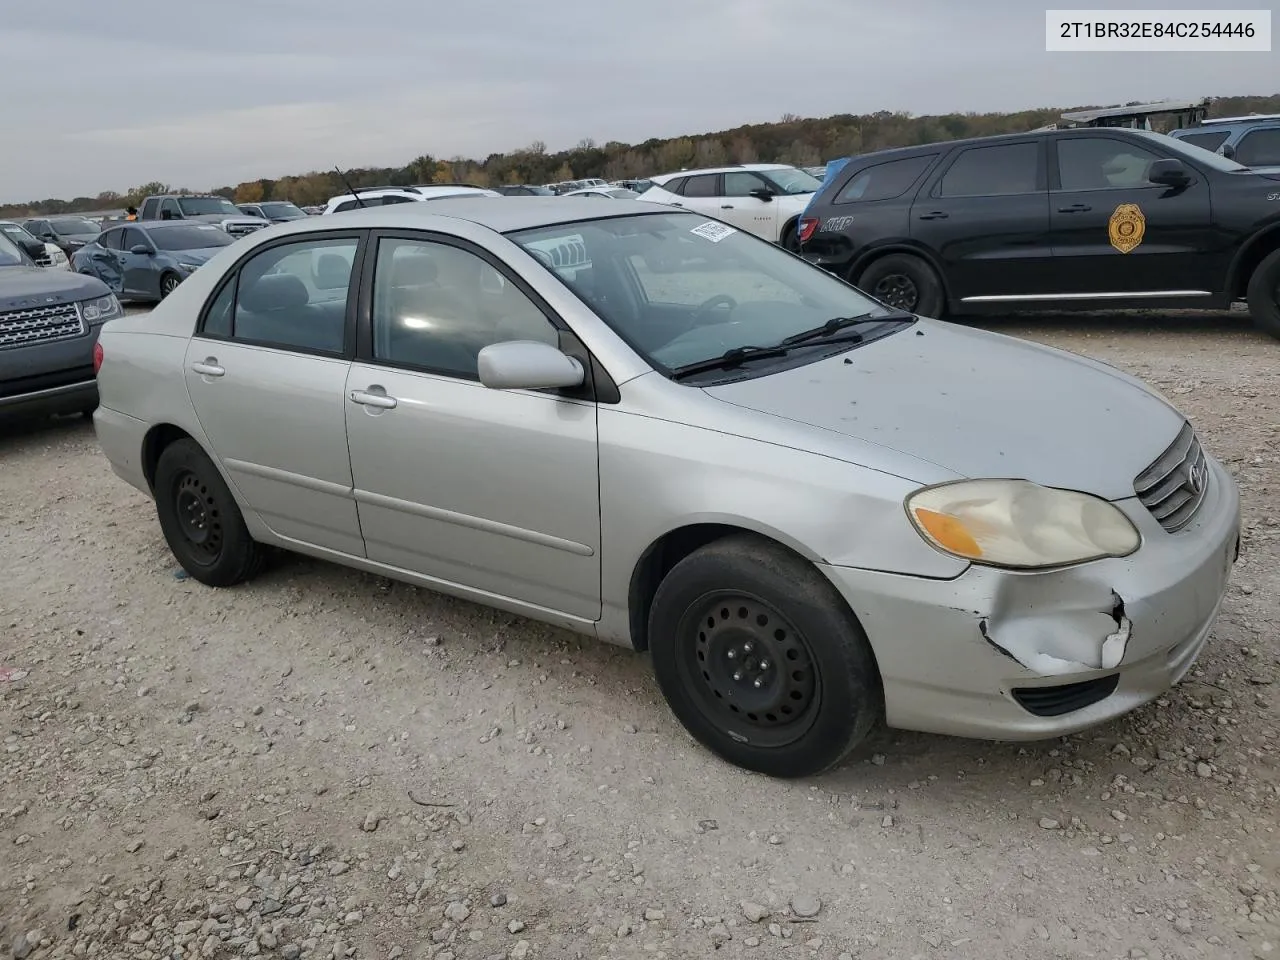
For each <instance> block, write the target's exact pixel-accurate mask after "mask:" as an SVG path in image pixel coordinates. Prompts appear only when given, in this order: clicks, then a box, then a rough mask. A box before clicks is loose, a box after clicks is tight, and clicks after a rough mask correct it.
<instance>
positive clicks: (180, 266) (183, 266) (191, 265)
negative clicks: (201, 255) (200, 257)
mask: <svg viewBox="0 0 1280 960" xmlns="http://www.w3.org/2000/svg"><path fill="white" fill-rule="evenodd" d="M199 266H200V264H198V263H182V262H179V263H178V269H179V270H188V271H190V270H195V269H196V268H197V267H199Z"/></svg>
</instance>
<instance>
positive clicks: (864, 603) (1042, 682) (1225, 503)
mask: <svg viewBox="0 0 1280 960" xmlns="http://www.w3.org/2000/svg"><path fill="white" fill-rule="evenodd" d="M1210 468H1211V479H1210V482H1209V490H1208V492H1207V493H1206V495H1205V500H1204V503H1203V505H1202V506H1201V508H1200V510H1199V513H1198V514H1197V516H1196V519H1195V520H1194V521H1193V522H1192V523H1191V524H1190V525H1188V526H1187V527H1186V528H1184V529H1183V530H1181V531H1179V532H1178V533H1176V534H1169V533H1166V532H1165V531H1164V530H1163V529H1162V528H1161V527H1160V525H1159V524H1158V523H1157V522H1156V520H1155V518H1154V517H1152V515H1151V514H1150V512H1148V511H1147V509H1146V508H1145V507H1144V506H1143V505H1142V503H1141V502H1140V501H1138V500H1137V499H1136V498H1134V499H1132V500H1125V501H1120V502H1118V503H1117V504H1116V506H1117V507H1119V508H1120V509H1121V510H1123V511H1124V512H1125V514H1126V515H1128V517H1129V518H1130V519H1131V520H1132V521H1133V522H1134V524H1135V525H1136V526H1137V527H1138V530H1139V532H1140V533H1141V534H1142V537H1143V543H1142V546H1141V547H1140V548H1139V549H1138V551H1137V552H1136V553H1134V554H1133V555H1132V556H1129V557H1125V558H1124V559H1118V560H1117V559H1112V560H1099V561H1095V562H1092V563H1086V564H1081V565H1079V566H1075V567H1069V568H1064V569H1058V570H1051V571H1043V572H1016V571H1008V570H998V569H995V568H992V567H982V566H977V565H974V566H971V567H969V568H968V569H967V570H966V571H965V572H964V573H963V574H961V575H960V576H959V577H956V578H955V579H954V580H928V579H923V578H918V577H908V576H902V575H899V574H889V573H878V572H873V571H867V570H855V569H850V568H847V567H836V566H831V565H824V566H823V570H824V572H825V573H826V574H827V576H828V577H830V579H831V581H832V582H833V583H834V584H835V585H836V586H837V588H838V589H839V590H840V591H841V593H842V594H843V595H844V597H845V599H846V600H847V601H848V603H849V605H850V607H851V608H852V609H853V611H854V612H855V614H856V615H857V616H858V619H859V621H860V622H861V623H862V626H863V628H864V629H865V630H866V632H867V636H868V638H869V639H870V641H871V646H872V648H873V649H874V651H875V654H876V659H877V662H878V664H879V667H880V673H881V676H882V678H883V681H884V692H885V710H886V720H887V722H888V724H889V726H891V727H897V728H900V729H907V730H920V731H926V732H931V733H941V734H950V735H955V736H966V737H981V738H989V739H996V740H1033V739H1042V738H1047V737H1054V736H1060V735H1063V734H1068V733H1074V732H1076V731H1079V730H1083V729H1086V728H1088V727H1091V726H1094V725H1095V724H1098V723H1102V722H1105V721H1107V720H1110V719H1112V718H1114V717H1117V716H1120V715H1122V714H1124V713H1127V712H1129V711H1130V710H1133V709H1134V708H1136V707H1139V706H1141V705H1142V704H1144V703H1147V702H1149V701H1151V700H1153V699H1155V698H1156V697H1158V696H1159V695H1160V694H1162V693H1163V692H1165V691H1166V690H1168V689H1169V688H1170V687H1171V686H1173V685H1174V684H1176V683H1177V682H1178V681H1179V680H1180V679H1181V678H1182V676H1183V675H1184V674H1185V673H1186V672H1187V671H1188V670H1189V669H1190V668H1191V666H1192V664H1193V663H1194V662H1195V660H1196V657H1197V656H1199V654H1200V651H1201V649H1202V648H1203V646H1204V643H1205V640H1206V639H1207V637H1208V635H1209V632H1210V629H1211V628H1212V626H1213V623H1214V620H1215V619H1216V618H1217V614H1218V609H1219V607H1220V606H1221V604H1222V599H1223V596H1224V594H1225V592H1226V588H1227V582H1228V579H1229V577H1230V572H1231V568H1232V566H1233V564H1234V563H1235V560H1236V558H1237V556H1238V554H1239V544H1240V535H1239V530H1240V497H1239V492H1238V491H1237V489H1236V485H1235V482H1234V481H1233V480H1232V479H1231V476H1230V475H1229V474H1228V473H1227V472H1226V470H1225V469H1224V468H1223V467H1222V465H1221V464H1219V463H1218V462H1217V461H1212V460H1211V461H1210Z"/></svg>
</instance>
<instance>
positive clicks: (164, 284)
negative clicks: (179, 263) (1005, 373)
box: [160, 273, 182, 300]
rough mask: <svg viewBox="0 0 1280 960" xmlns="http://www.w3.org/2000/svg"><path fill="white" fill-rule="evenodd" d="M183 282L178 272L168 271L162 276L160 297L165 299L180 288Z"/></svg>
mask: <svg viewBox="0 0 1280 960" xmlns="http://www.w3.org/2000/svg"><path fill="white" fill-rule="evenodd" d="M181 282H182V278H181V277H179V276H178V275H177V274H176V273H166V274H165V275H164V276H162V277H161V278H160V299H161V300H163V299H164V298H165V297H167V296H168V295H169V294H171V293H173V291H175V290H177V289H178V284H180V283H181Z"/></svg>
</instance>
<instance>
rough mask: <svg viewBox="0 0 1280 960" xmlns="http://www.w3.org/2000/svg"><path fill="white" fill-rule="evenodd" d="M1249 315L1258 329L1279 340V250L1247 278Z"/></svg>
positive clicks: (1273, 252)
mask: <svg viewBox="0 0 1280 960" xmlns="http://www.w3.org/2000/svg"><path fill="white" fill-rule="evenodd" d="M1248 298H1249V313H1250V314H1252V315H1253V322H1254V323H1256V324H1257V325H1258V328H1259V329H1260V330H1262V331H1264V332H1265V333H1269V334H1270V335H1271V336H1273V337H1275V338H1277V339H1280V250H1273V251H1272V252H1271V253H1269V254H1268V255H1267V256H1265V257H1263V259H1262V262H1261V263H1260V264H1258V266H1257V269H1255V270H1254V271H1253V276H1252V277H1250V278H1249V290H1248Z"/></svg>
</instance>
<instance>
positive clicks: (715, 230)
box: [689, 220, 737, 243]
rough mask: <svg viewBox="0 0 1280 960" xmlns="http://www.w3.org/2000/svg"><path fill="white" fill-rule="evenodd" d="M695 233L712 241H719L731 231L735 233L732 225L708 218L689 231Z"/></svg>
mask: <svg viewBox="0 0 1280 960" xmlns="http://www.w3.org/2000/svg"><path fill="white" fill-rule="evenodd" d="M689 232H690V233H696V234H697V235H698V236H700V237H705V238H706V239H707V240H710V241H711V242H712V243H719V242H720V241H721V240H723V239H724V238H725V237H727V236H729V234H731V233H737V231H736V230H734V229H733V227H729V226H725V224H723V223H716V222H715V221H714V220H708V221H707V222H706V223H700V224H698V226H696V227H694V228H693V229H692V230H690V231H689Z"/></svg>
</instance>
